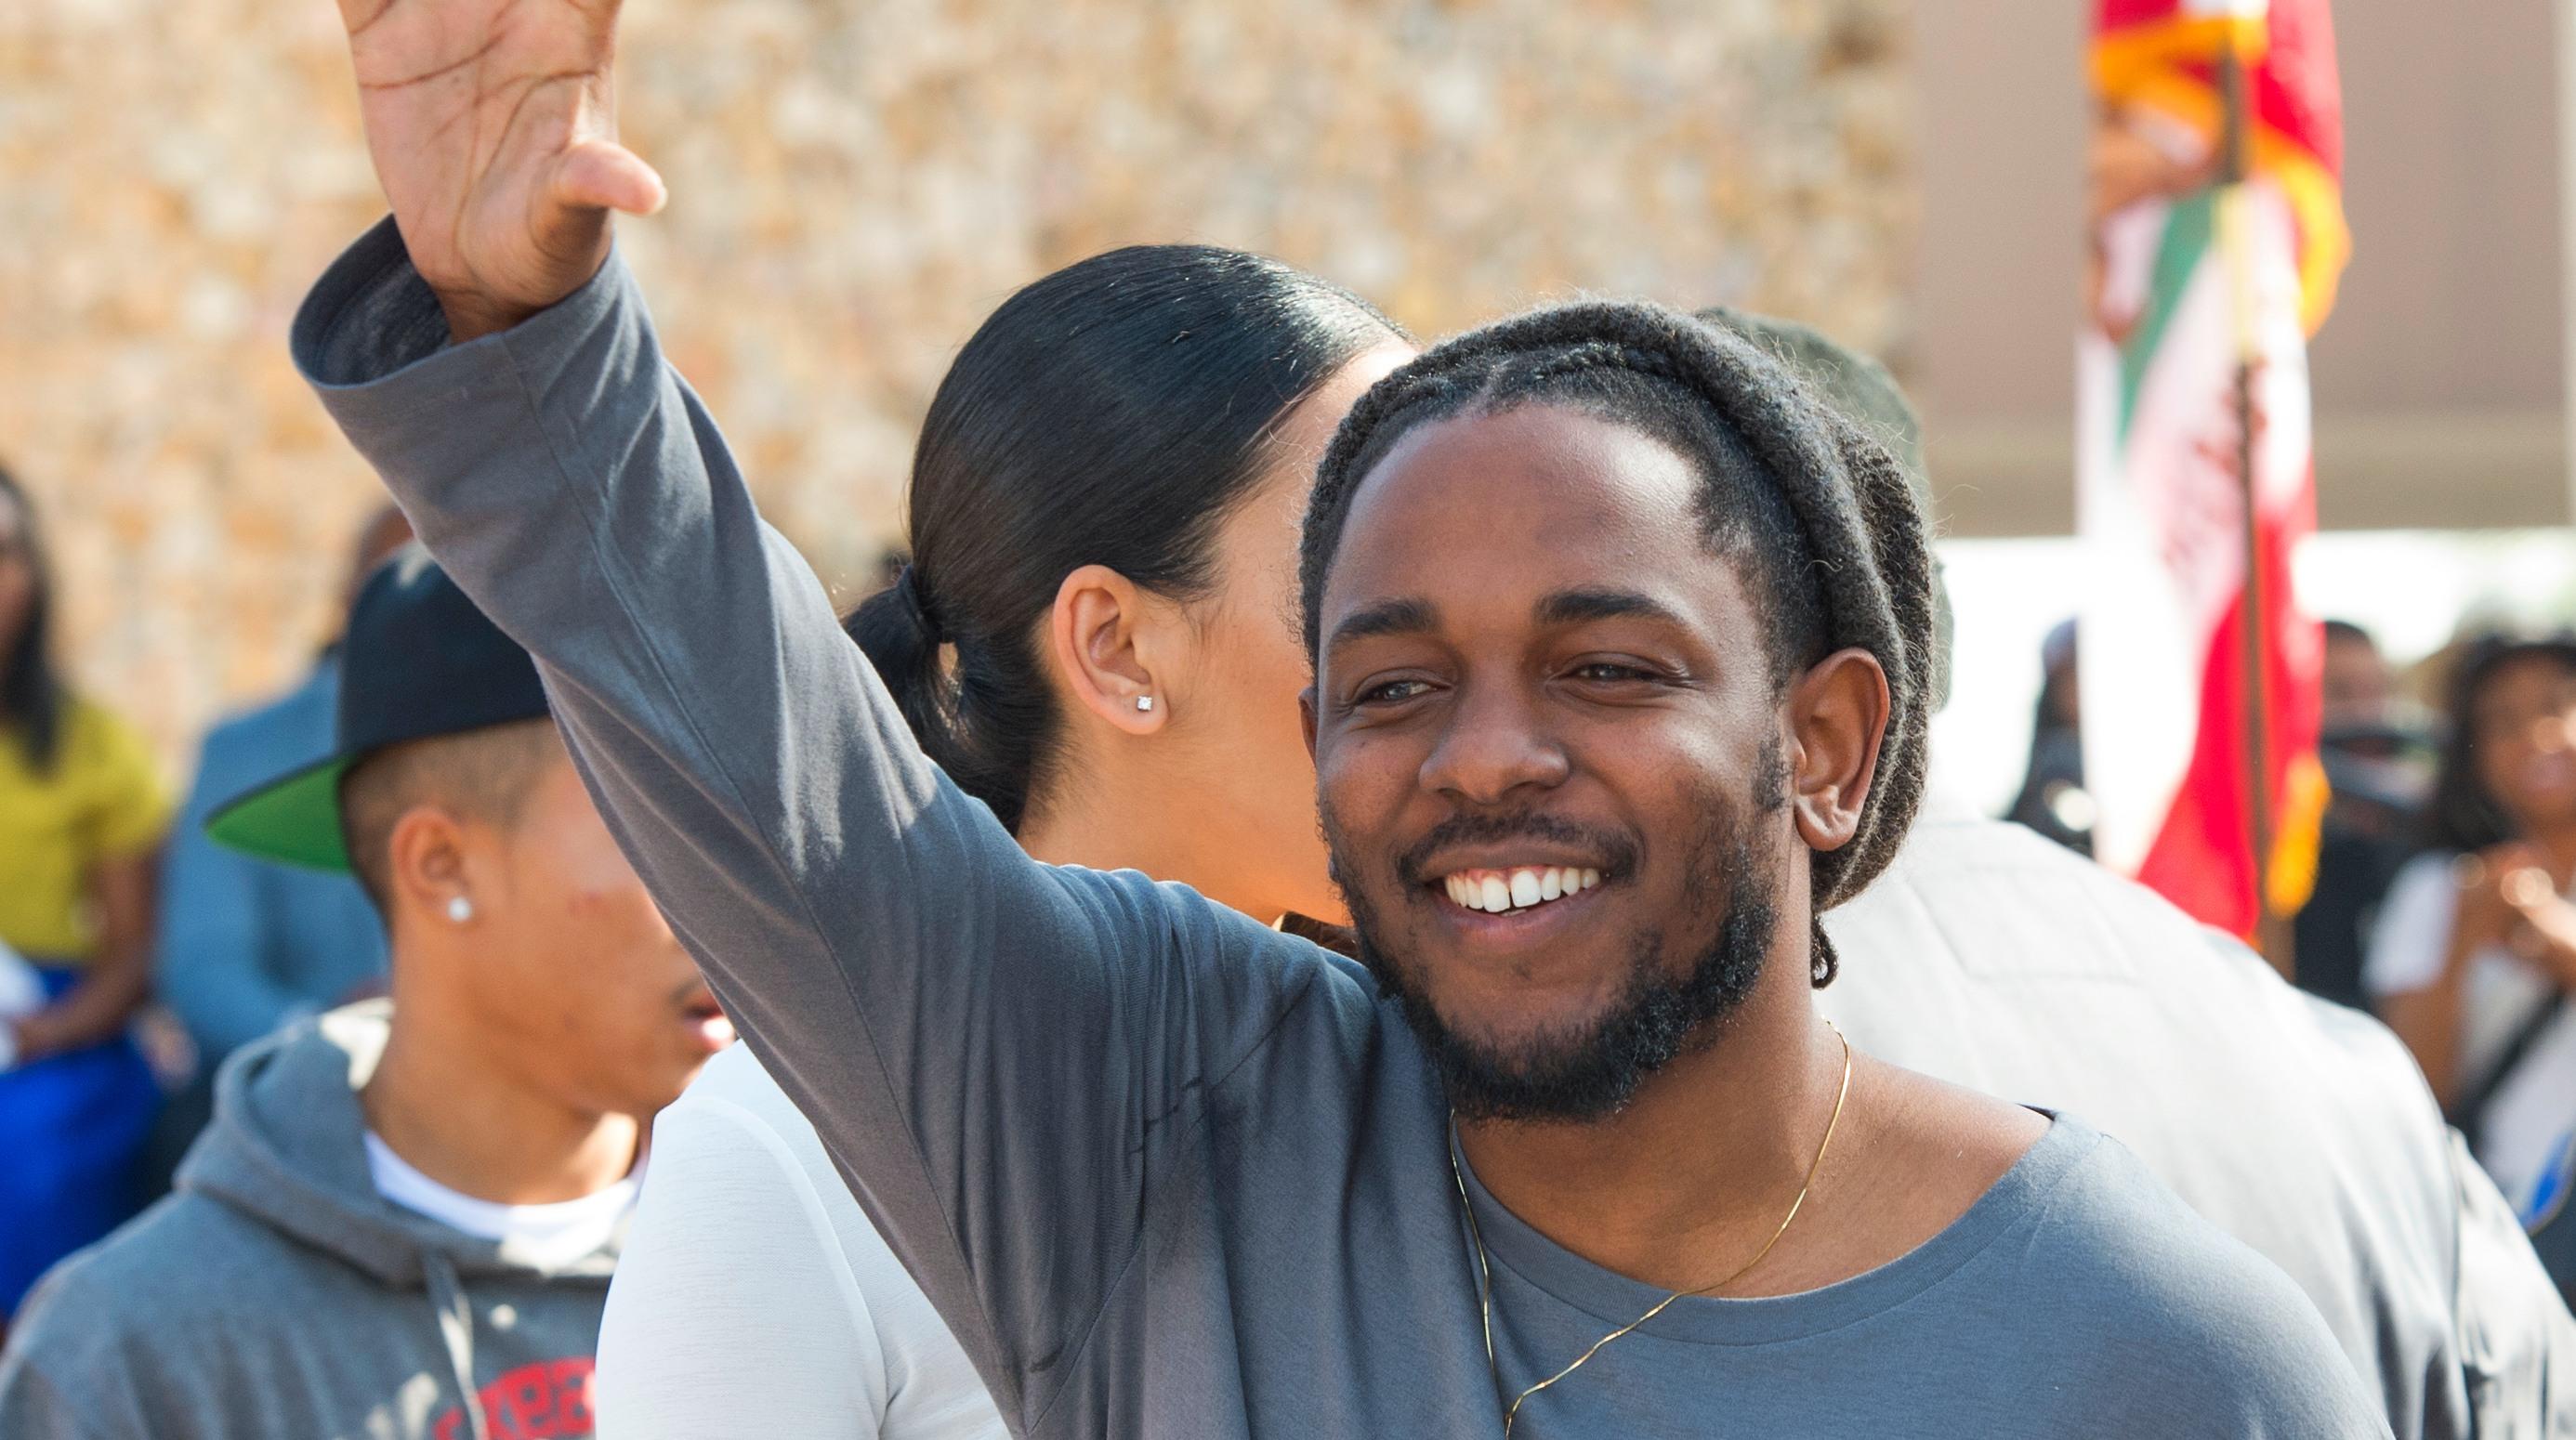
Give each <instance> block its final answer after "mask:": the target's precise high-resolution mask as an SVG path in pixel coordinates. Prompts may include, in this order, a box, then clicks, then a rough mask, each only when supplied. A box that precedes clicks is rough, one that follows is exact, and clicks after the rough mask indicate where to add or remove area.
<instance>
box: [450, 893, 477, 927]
mask: <svg viewBox="0 0 2576 1440" xmlns="http://www.w3.org/2000/svg"><path fill="white" fill-rule="evenodd" d="M447 918H448V919H449V920H451V921H454V922H455V923H456V924H459V925H462V924H464V923H465V922H466V921H468V920H471V919H473V918H474V902H473V901H471V900H468V899H466V898H465V897H464V896H462V895H451V896H449V897H448V898H447Z"/></svg>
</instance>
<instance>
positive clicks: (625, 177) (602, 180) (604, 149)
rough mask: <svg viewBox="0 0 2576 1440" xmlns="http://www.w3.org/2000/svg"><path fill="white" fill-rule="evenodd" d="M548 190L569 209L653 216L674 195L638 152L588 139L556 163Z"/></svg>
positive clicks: (610, 143)
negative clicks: (638, 156) (617, 211)
mask: <svg viewBox="0 0 2576 1440" xmlns="http://www.w3.org/2000/svg"><path fill="white" fill-rule="evenodd" d="M548 193H549V195H550V196H551V198H552V199H553V200H554V202H555V203H556V204H557V205H560V206H562V207H564V208H565V209H569V210H619V211H623V212H625V213H626V214H629V215H650V214H652V213H654V212H655V211H657V210H660V209H661V208H662V205H663V203H664V202H665V201H667V200H668V199H669V198H670V192H669V191H668V190H667V189H665V188H664V187H663V184H662V177H661V176H660V175H658V174H656V173H654V170H653V167H652V166H650V165H647V164H645V163H644V162H643V161H642V160H641V159H639V158H637V156H636V154H635V152H634V151H632V150H629V149H627V148H626V147H625V146H623V145H620V144H617V143H616V142H614V141H610V140H585V141H582V142H581V143H580V144H578V145H575V146H573V147H572V148H571V149H570V150H567V151H565V152H564V153H563V155H562V156H561V157H560V158H559V159H558V160H557V161H556V162H555V172H554V180H553V183H552V184H551V185H550V186H549V187H548Z"/></svg>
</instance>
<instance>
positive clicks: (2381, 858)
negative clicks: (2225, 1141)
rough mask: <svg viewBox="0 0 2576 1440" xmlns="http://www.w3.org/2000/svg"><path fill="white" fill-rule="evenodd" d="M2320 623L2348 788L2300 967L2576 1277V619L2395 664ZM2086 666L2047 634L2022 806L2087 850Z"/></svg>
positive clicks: (2302, 933)
mask: <svg viewBox="0 0 2576 1440" xmlns="http://www.w3.org/2000/svg"><path fill="white" fill-rule="evenodd" d="M2324 630H2325V668H2324V706H2323V729H2322V733H2321V736H2320V758H2321V760H2322V761H2323V764H2324V767H2325V772H2326V777H2327V780H2328V782H2329V783H2330V785H2331V786H2332V790H2333V800H2332V802H2331V804H2330V806H2329V808H2328V809H2327V811H2326V814H2325V817H2324V822H2323V825H2322V827H2321V832H2320V834H2319V836H2318V840H2317V848H2316V867H2315V879H2314V882H2313V886H2312V888H2311V891H2310V894H2309V896H2308V900H2307V903H2306V904H2305V905H2304V906H2303V907H2302V908H2301V909H2300V910H2299V912H2298V915H2297V917H2296V921H2295V925H2294V927H2293V932H2292V941H2293V944H2292V946H2291V953H2290V956H2289V957H2288V958H2289V959H2290V961H2291V966H2292V978H2293V979H2294V980H2295V981H2296V982H2297V984H2298V985H2299V986H2300V987H2301V988H2302V989H2305V990H2307V991H2309V992H2310V993H2312V994H2315V995H2317V996H2319V997H2321V998H2323V999H2327V1000H2331V1001H2334V1002H2336V1003H2337V1004H2341V1005H2348V1006H2352V1007H2354V1008H2356V1009H2361V1010H2366V1011H2368V1012H2370V1013H2372V1014H2374V1015H2376V1016H2378V1017H2379V1018H2380V1019H2381V1020H2383V1021H2385V1022H2386V1023H2387V1024H2388V1026H2389V1028H2390V1029H2392V1030H2394V1031H2395V1032H2396V1033H2397V1035H2398V1036H2399V1038H2401V1039H2403V1040H2404V1041H2405V1042H2406V1046H2407V1048H2408V1050H2410V1051H2411V1052H2413V1054H2414V1056H2415V1059H2416V1063H2417V1064H2418V1065H2419V1066H2421V1067H2422V1069H2423V1072H2424V1076H2425V1078H2426V1080H2427V1082H2428V1083H2429V1084H2430V1085H2431V1087H2432V1090H2433V1094H2434V1096H2435V1097H2436V1098H2437V1099H2438V1100H2439V1101H2440V1102H2441V1105H2442V1109H2443V1112H2444V1114H2445V1115H2446V1116H2447V1117H2448V1118H2449V1119H2450V1120H2451V1122H2452V1124H2453V1125H2454V1126H2456V1127H2457V1128H2458V1129H2459V1130H2460V1132H2461V1133H2462V1134H2463V1135H2464V1136H2465V1137H2466V1138H2467V1139H2468V1141H2469V1144H2470V1145H2471V1147H2472V1148H2473V1149H2474V1150H2475V1151H2476V1153H2477V1155H2478V1158H2479V1159H2480V1161H2482V1162H2483V1163H2484V1164H2485V1165H2486V1167H2487V1169H2488V1170H2489V1172H2490V1173H2492V1174H2493V1175H2494V1176H2495V1178H2496V1180H2497V1181H2498V1183H2499V1184H2500V1185H2501V1186H2502V1187H2503V1188H2504V1191H2505V1193H2506V1195H2507V1196H2508V1197H2509V1198H2510V1199H2511V1200H2512V1201H2513V1202H2514V1205H2515V1207H2516V1209H2517V1211H2519V1212H2520V1213H2521V1215H2522V1216H2523V1218H2524V1221H2525V1223H2526V1224H2528V1225H2529V1226H2530V1227H2531V1228H2532V1229H2533V1231H2534V1232H2535V1233H2536V1234H2542V1235H2545V1236H2551V1237H2552V1242H2553V1244H2554V1249H2555V1251H2556V1255H2555V1257H2554V1258H2555V1264H2556V1267H2557V1274H2558V1280H2559V1284H2560V1286H2561V1287H2562V1288H2568V1287H2571V1286H2576V1247H2571V1246H2570V1244H2569V1242H2568V1239H2567V1237H2566V1236H2564V1235H2557V1234H2554V1230H2555V1229H2563V1228H2564V1227H2553V1222H2554V1221H2555V1220H2556V1219H2557V1217H2558V1215H2559V1212H2560V1211H2561V1210H2562V1209H2563V1208H2564V1206H2565V1204H2566V1201H2567V1195H2568V1190H2569V1182H2570V1175H2569V1168H2570V1159H2571V1154H2576V1149H2571V1147H2576V1006H2571V1005H2570V1004H2569V1001H2568V994H2569V991H2570V989H2571V988H2576V633H2569V632H2564V631H2561V632H2556V633H2524V632H2516V631H2512V630H2503V629H2490V628H2484V627H2472V628H2469V629H2466V630H2464V631H2463V632H2462V633H2461V634H2459V635H2458V636H2457V638H2455V639H2454V640H2453V642H2452V643H2451V644H2449V645H2447V646H2445V647H2443V648H2442V649H2441V650H2439V651H2437V652H2435V653H2434V654H2432V655H2429V656H2426V657H2424V658H2422V659H2421V660H2419V661H2417V662H2415V663H2414V664H2412V665H2409V666H2406V667H2403V668H2402V669H2401V668H2400V667H2398V666H2396V665H2394V664H2392V663H2391V661H2390V660H2389V658H2388V657H2387V656H2386V655H2385V654H2383V653H2382V651H2381V649H2380V647H2379V644H2378V642H2377V641H2376V640H2375V639H2374V638H2373V637H2372V636H2371V634H2370V632H2369V631H2367V630H2365V629H2363V628H2362V627H2361V626H2359V625H2355V624H2353V623H2351V622H2349V621H2345V620H2328V621H2326V622H2325V627H2324ZM2078 663H2079V662H2078V656H2077V647H2076V638H2075V626H2074V624H2073V622H2071V621H2070V622H2068V623H2066V624H2062V625H2060V626H2058V627H2057V629H2055V630H2054V631H2052V632H2051V633H2050V635H2049V637H2048V640H2047V642H2046V645H2045V646H2044V648H2043V653H2042V656H2041V667H2042V672H2043V677H2044V678H2043V681H2042V685H2041V688H2040V696H2039V702H2038V706H2037V711H2036V714H2035V715H2034V717H2033V721H2032V739H2031V752H2030V763H2029V768H2028V770H2027V772H2026V774H2025V777H2024V779H2023V782H2022V786H2021V790H2020V793H2019V794H2018V795H2017V796H2016V797H2015V798H2014V800H2013V803H2012V805H2011V807H2010V809H2009V811H2008V812H2007V818H2009V819H2012V820H2015V821H2018V822H2020V823H2021V824H2024V825H2026V826H2029V827H2030V828H2031V829H2033V830H2035V831H2037V832H2039V833H2040V834H2042V835H2045V836H2047V837H2048V838H2049V839H2051V840H2054V841H2056V842H2057V843H2059V844H2061V845H2064V846H2066V847H2068V848H2070V849H2073V850H2076V851H2078V852H2080V853H2085V854H2090V853H2091V848H2092V846H2091V835H2090V831H2091V826H2092V821H2093V814H2094V810H2093V803H2092V800H2091V798H2090V796H2089V795H2088V794H2087V792H2086V791H2085V788H2084V745H2083V712H2082V703H2081V700H2080V699H2079V686H2078V684H2077V674H2078V670H2077V666H2078ZM2553 1244H2544V1247H2543V1248H2544V1251H2547V1250H2549V1249H2551V1248H2553Z"/></svg>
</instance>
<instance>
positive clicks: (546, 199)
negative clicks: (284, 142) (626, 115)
mask: <svg viewBox="0 0 2576 1440" xmlns="http://www.w3.org/2000/svg"><path fill="white" fill-rule="evenodd" d="M619 3H620V0H340V18H341V19H342V20H343V21H344V22H346V23H347V25H348V27H349V55H350V59H351V60H352V61H353V62H354V63H355V65H356V69H357V76H358V98H359V109H360V112H361V113H362V114H363V116H364V117H365V119H366V126H367V149H368V151H369V153H370V154H372V155H373V156H374V158H375V162H376V178H377V179H378V180H379V181H380V182H382V184H383V185H384V188H385V197H386V198H387V199H388V200H390V201H391V202H392V203H393V210H394V223H395V224H396V225H398V226H399V227H400V228H401V230H402V236H403V243H404V245H405V246H407V247H408V248H409V249H410V251H411V259H412V264H413V265H414V266H415V267H416V268H417V269H418V270H419V271H420V275H421V278H422V279H423V280H425V281H427V282H428V283H429V287H430V289H431V290H432V291H433V292H435V293H436V294H437V296H438V300H439V304H440V305H441V306H442V307H443V308H444V309H445V310H446V312H447V323H448V326H449V328H450V329H451V330H453V331H454V332H455V336H456V338H457V339H458V340H471V339H473V338H474V337H476V336H478V335H485V334H490V333H492V332H494V331H497V330H506V329H508V328H509V327H511V326H513V325H516V324H518V323H519V322H520V321H521V320H524V319H526V318H527V317H528V316H530V315H533V314H535V313H536V312H537V311H539V310H543V309H545V308H546V307H547V306H550V305H552V304H554V303H555V302H557V301H559V300H561V299H563V298H564V297H565V296H567V295H569V294H571V293H572V292H573V291H575V290H577V289H579V288H581V286H582V285H583V284H584V283H585V282H587V281H588V280H589V279H590V277H591V276H592V275H594V274H597V273H598V271H599V267H600V264H601V262H602V261H604V260H606V259H607V257H608V216H609V212H611V211H614V210H624V211H626V212H628V213H630V214H636V215H649V214H651V213H652V212H654V211H655V210H658V209H660V208H661V206H662V201H663V198H664V197H663V189H662V180H661V177H660V176H658V175H656V174H654V173H653V169H652V167H651V166H649V165H646V164H645V163H644V162H643V161H642V160H639V159H637V158H636V157H635V155H634V153H633V152H632V151H629V150H627V149H626V148H625V147H624V146H622V145H619V144H618V143H617V108H616V100H615V93H614V87H613V86H612V84H611V80H610V73H609V72H610V62H611V60H612V59H613V57H614V54H615V51H616V40H617V10H618V5H619Z"/></svg>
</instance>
